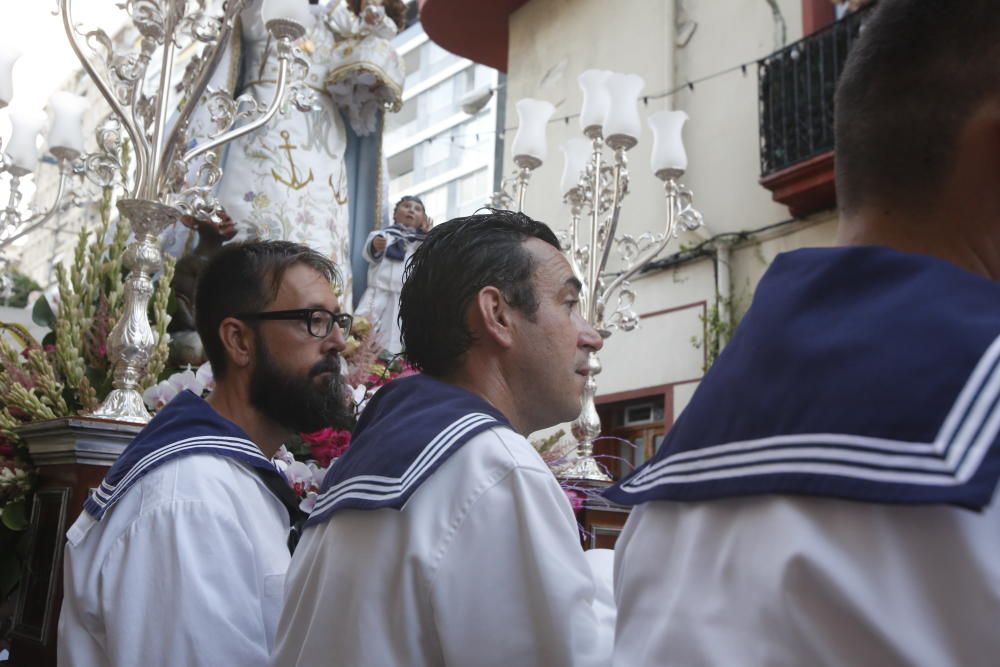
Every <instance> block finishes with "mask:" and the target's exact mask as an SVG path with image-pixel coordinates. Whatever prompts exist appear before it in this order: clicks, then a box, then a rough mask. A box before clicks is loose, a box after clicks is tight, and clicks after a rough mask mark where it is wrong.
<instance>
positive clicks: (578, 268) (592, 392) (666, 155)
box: [493, 112, 702, 481]
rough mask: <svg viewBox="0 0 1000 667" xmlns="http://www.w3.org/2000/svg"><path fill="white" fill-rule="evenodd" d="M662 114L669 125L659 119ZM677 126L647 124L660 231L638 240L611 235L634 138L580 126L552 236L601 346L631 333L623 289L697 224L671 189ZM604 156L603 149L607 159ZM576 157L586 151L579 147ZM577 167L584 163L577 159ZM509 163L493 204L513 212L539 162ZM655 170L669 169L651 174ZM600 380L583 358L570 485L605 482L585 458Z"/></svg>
mask: <svg viewBox="0 0 1000 667" xmlns="http://www.w3.org/2000/svg"><path fill="white" fill-rule="evenodd" d="M670 114H673V117H665V116H669V115H670ZM678 114H679V115H678ZM685 118H686V115H684V114H683V113H682V112H661V116H660V117H659V118H656V119H652V118H651V125H653V127H654V133H658V134H660V135H663V136H661V137H660V138H659V139H657V141H656V142H655V143H654V169H655V172H654V173H655V174H656V176H657V178H659V179H660V180H662V181H663V186H664V191H665V196H666V203H667V211H666V220H665V221H664V226H663V228H662V229H661V230H660V231H658V232H645V233H643V234H641V235H639V236H633V235H630V234H622V235H618V224H619V219H620V216H621V208H622V202H623V201H624V199H625V196H626V195H627V194H628V192H629V176H628V160H627V155H626V154H627V152H628V151H629V150H630V149H632V148H633V147H634V146H635V145H636V143H637V140H636V138H635V134H637V133H632V134H625V133H613V134H610V135H609V136H608V137H606V138H605V137H604V136H603V130H602V126H601V125H598V124H594V125H588V126H586V127H585V128H584V130H583V132H584V135H585V136H586V138H587V140H589V142H590V156H589V160H587V161H585V162H584V163H583V165H582V169H580V170H579V171H577V170H576V168H573V169H572V173H573V175H574V176H575V174H576V173H579V180H578V181H571V182H570V187H569V188H568V189H565V193H566V194H565V196H564V200H565V202H566V203H567V204H568V205H569V208H570V223H569V227H568V228H567V229H566V230H564V231H562V232H560V234H559V236H560V240H561V242H562V246H563V251H564V252H565V254H566V257H567V259H568V260H569V263H570V266H571V267H572V269H573V273H574V274H575V275H576V278H577V279H578V280H579V281H580V283H581V284H582V286H583V289H582V290H581V296H580V308H581V311H582V314H583V316H584V317H585V319H586V320H587V322H588V323H589V324H590V325H591V326H593V327H594V328H595V329H596V330H597V332H598V333H599V334H600V335H601V337H602V338H605V339H606V338H608V337H609V336H611V334H612V332H614V331H616V330H622V331H631V330H633V329H635V328H636V327H637V326H638V325H639V316H638V315H637V314H636V313H635V311H634V309H633V306H634V304H635V291H634V290H633V288H632V285H631V283H630V282H629V281H630V280H631V279H632V278H633V277H635V276H636V275H637V274H638V273H639V272H641V271H642V270H643V269H644V268H646V267H647V266H649V264H650V263H651V262H652V261H653V260H655V259H656V258H657V257H658V256H659V255H660V254H661V253H662V252H663V251H664V250H665V249H666V248H667V246H668V245H669V243H670V241H671V240H673V239H676V238H677V236H678V235H679V234H680V232H681V231H694V230H695V229H697V228H698V227H700V226H701V224H702V216H701V214H700V213H699V212H698V211H697V210H695V209H694V207H693V205H692V194H691V191H690V190H689V189H688V188H686V187H685V186H683V185H681V184H680V183H679V182H678V179H680V177H681V176H682V175H683V173H684V169H683V167H681V166H680V165H682V164H686V158H684V159H683V160H680V159H677V158H676V155H675V154H676V153H678V151H679V152H680V153H681V154H682V153H683V146H682V144H681V143H680V126H681V125H682V124H683V119H685ZM542 122H545V121H542ZM667 124H669V125H670V126H672V127H671V130H670V131H671V132H673V133H676V135H677V136H676V138H674V140H673V145H670V144H669V142H667V141H666V136H665V135H666V134H667V132H666V131H665V125H667ZM661 128H662V129H661ZM573 141H582V140H573ZM605 148H607V149H610V151H611V156H610V158H609V157H608V156H607V154H606V153H607V151H606V150H605ZM583 150H584V151H585V150H586V146H585V145H584V147H583ZM671 151H672V152H671ZM571 152H572V149H569V148H567V169H570V168H571V167H570V162H571V161H572V158H571V157H570V153H571ZM657 156H660V157H657ZM581 159H582V160H586V157H585V155H584V156H583V157H582V158H581ZM515 163H516V165H517V171H516V172H515V173H514V175H513V176H511V177H510V178H508V179H506V180H505V181H504V188H503V190H502V191H501V192H499V193H497V194H495V195H494V198H493V203H494V205H499V206H503V205H507V206H506V207H507V208H511V207H512V205H513V204H514V202H516V204H517V208H518V210H520V209H521V208H522V207H523V203H524V194H525V190H526V189H527V186H528V183H529V181H530V176H531V171H532V170H533V169H535V168H537V167H538V166H539V165H540V164H541V161H540V160H538V159H535V158H533V157H532V156H525V155H516V156H515ZM657 163H662V164H666V165H671V166H668V167H658V166H656V164H657ZM573 182H576V185H575V186H572V183H573ZM508 188H513V190H514V194H511V193H510V192H508ZM615 249H617V255H618V258H619V260H620V263H619V266H617V267H615V271H614V272H610V273H609V272H608V270H607V267H608V260H609V259H610V257H611V254H612V251H613V250H615ZM612 303H613V305H614V307H613V309H612V308H611V306H612ZM600 372H601V362H600V359H599V357H598V355H597V352H596V351H592V352H590V354H589V355H588V358H587V380H586V384H585V385H584V391H583V400H582V407H581V411H580V416H579V417H577V419H576V420H575V421H574V422H573V425H572V433H573V436H574V437H575V438H576V440H577V442H578V448H577V454H578V456H577V458H576V460H575V461H574V462H573V464H572V465H570V466H569V467H568V468H567V469H566V470H565V471H564V473H563V476H564V477H567V478H570V479H580V480H591V481H608V480H609V479H610V478H609V477H608V476H607V474H606V473H605V472H604V471H603V470H601V468H600V467H599V466H598V465H597V463H596V461H595V460H594V456H593V453H594V439H595V438H597V437H598V436H599V435H600V433H601V420H600V417H599V416H598V414H597V408H596V406H595V403H594V397H595V396H596V394H597V375H598V374H599V373H600Z"/></svg>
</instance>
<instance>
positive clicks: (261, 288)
mask: <svg viewBox="0 0 1000 667" xmlns="http://www.w3.org/2000/svg"><path fill="white" fill-rule="evenodd" d="M298 264H304V265H306V266H308V267H309V268H311V269H314V270H315V271H316V272H317V273H319V274H320V275H322V276H323V277H324V278H326V279H327V280H328V281H330V283H331V284H332V285H335V286H339V285H340V284H341V283H340V274H339V272H338V271H337V267H336V266H335V265H334V263H333V262H332V261H331V260H330V259H328V258H326V257H324V256H323V255H321V254H319V253H318V252H316V251H315V250H313V249H312V248H308V247H306V246H304V245H300V244H298V243H291V242H289V241H250V242H246V243H234V244H232V245H227V246H224V247H223V248H222V250H220V251H219V252H218V254H216V255H215V256H214V257H213V258H212V259H211V260H210V261H209V262H208V264H207V265H206V266H205V268H204V270H202V272H201V275H200V276H199V278H198V286H197V288H196V290H195V326H196V327H197V329H198V336H199V337H200V338H201V344H202V345H203V346H204V348H205V356H207V357H208V360H209V362H211V364H212V373H213V374H214V375H215V376H216V377H220V378H221V377H223V376H224V375H225V373H226V351H225V349H224V348H223V346H222V340H221V339H220V338H219V325H220V324H221V323H222V320H224V319H226V318H227V317H233V316H234V315H236V314H237V313H255V312H259V311H260V310H262V309H263V308H264V307H266V306H267V305H268V304H269V303H271V302H272V301H273V300H274V298H275V297H276V296H277V294H278V289H279V288H280V287H281V280H282V278H283V277H284V275H285V271H287V270H288V269H289V268H291V267H293V266H295V265H298Z"/></svg>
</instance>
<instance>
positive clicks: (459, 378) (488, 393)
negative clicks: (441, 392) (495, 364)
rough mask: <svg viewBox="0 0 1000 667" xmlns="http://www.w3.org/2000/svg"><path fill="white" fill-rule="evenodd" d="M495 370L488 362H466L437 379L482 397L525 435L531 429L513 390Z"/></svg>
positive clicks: (515, 428)
mask: <svg viewBox="0 0 1000 667" xmlns="http://www.w3.org/2000/svg"><path fill="white" fill-rule="evenodd" d="M495 370H496V369H493V368H490V364H489V363H486V364H478V363H466V364H465V366H464V367H462V368H460V369H458V370H457V371H455V372H454V373H452V374H451V375H449V376H447V377H442V378H439V379H440V380H441V381H442V382H447V383H448V384H453V385H455V386H456V387H461V388H462V389H465V390H466V391H468V392H471V393H473V394H475V395H476V396H478V397H479V398H481V399H483V400H484V401H486V402H487V403H489V404H490V405H492V406H493V407H494V408H496V409H497V410H498V411H499V412H500V413H501V414H502V415H503V416H504V417H506V418H507V421H509V422H510V425H511V426H513V427H514V430H515V431H517V432H518V433H520V434H521V435H524V436H527V435H528V433H531V431H530V430H528V425H527V424H525V423H524V420H523V419H521V415H520V410H519V409H518V407H517V401H516V400H515V398H514V392H513V391H512V389H511V387H510V385H508V384H507V383H506V382H505V381H504V379H503V375H502V374H501V373H499V372H494V371H495Z"/></svg>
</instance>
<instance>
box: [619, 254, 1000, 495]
mask: <svg viewBox="0 0 1000 667" xmlns="http://www.w3.org/2000/svg"><path fill="white" fill-rule="evenodd" d="M998 399H1000V284H997V283H995V282H992V281H990V280H986V279H984V278H981V277H979V276H976V275H973V274H971V273H968V272H966V271H964V270H961V269H959V268H957V267H955V266H953V265H951V264H949V263H947V262H944V261H941V260H938V259H935V258H931V257H926V256H922V255H911V254H906V253H900V252H897V251H894V250H890V249H888V248H879V247H854V248H822V249H821V248H814V249H804V250H798V251H795V252H791V253H786V254H783V255H780V256H779V257H778V258H776V259H775V261H774V263H773V264H772V266H771V267H770V269H769V270H768V271H767V273H766V274H765V276H764V278H763V279H762V280H761V282H760V285H759V286H758V289H757V292H756V295H755V297H754V301H753V305H752V307H751V308H750V310H749V311H748V312H747V315H746V317H745V318H744V320H743V322H742V323H741V324H740V326H739V328H738V329H737V331H736V333H735V335H734V336H733V338H732V341H731V342H730V343H729V345H727V347H726V349H725V350H724V351H723V353H722V354H721V355H720V357H719V359H718V360H717V362H716V363H715V365H713V367H712V368H711V369H710V370H709V372H708V373H707V374H706V375H705V377H704V379H703V380H702V382H701V385H700V386H699V388H698V390H697V391H696V392H695V394H694V396H693V398H692V400H691V403H690V404H689V405H688V406H687V408H686V409H685V410H684V412H683V414H682V415H681V416H680V418H679V419H678V420H677V422H676V423H675V424H674V426H673V427H672V428H671V429H670V432H669V433H668V434H667V437H666V438H665V440H664V442H663V445H662V446H661V448H660V451H659V452H658V453H657V454H656V455H655V456H654V457H653V458H652V459H651V460H650V461H648V462H647V463H646V464H645V465H643V466H642V467H640V468H639V469H637V470H636V471H635V472H634V473H633V474H632V475H630V476H629V477H628V478H627V479H625V480H623V481H622V482H620V483H619V484H617V485H615V486H614V487H611V488H610V489H609V490H608V491H607V492H606V494H605V495H606V496H607V497H608V498H609V499H611V500H613V501H615V502H618V503H622V504H627V505H635V504H638V503H643V502H647V501H650V500H674V501H690V500H711V499H717V498H726V497H733V496H742V495H758V494H775V493H781V494H802V495H811V496H826V497H835V498H843V499H850V500H859V501H867V502H878V503H896V504H929V503H935V504H951V505H956V506H960V507H965V508H970V509H975V510H979V509H982V508H983V507H984V506H985V505H986V504H988V503H989V502H990V499H991V497H992V495H993V492H994V489H995V487H996V484H997V479H998V476H1000V444H998V432H1000V402H998Z"/></svg>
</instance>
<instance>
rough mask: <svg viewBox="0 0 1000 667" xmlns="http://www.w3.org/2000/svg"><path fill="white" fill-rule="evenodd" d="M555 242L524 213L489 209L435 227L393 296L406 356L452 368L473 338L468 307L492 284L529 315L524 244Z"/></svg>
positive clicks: (432, 367)
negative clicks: (487, 211) (538, 241)
mask: <svg viewBox="0 0 1000 667" xmlns="http://www.w3.org/2000/svg"><path fill="white" fill-rule="evenodd" d="M531 238H537V239H540V240H542V241H544V242H546V243H548V244H549V245H551V246H552V247H554V248H557V249H558V248H559V241H558V240H557V239H556V236H555V234H553V233H552V230H551V229H549V228H548V226H547V225H545V224H544V223H541V222H537V221H535V220H532V219H531V218H529V217H528V216H526V215H524V214H523V213H514V212H512V211H501V210H496V209H489V213H477V214H475V215H470V216H468V217H465V218H455V219H453V220H449V221H448V222H445V223H442V224H440V225H437V226H436V227H434V229H432V230H431V231H430V232H429V233H428V235H427V239H426V240H425V241H424V242H423V244H422V245H421V246H420V247H419V248H417V250H416V251H415V252H414V253H413V257H412V258H411V260H410V263H409V265H408V266H407V269H406V273H405V277H404V281H403V290H402V293H401V294H400V299H399V321H400V332H401V337H402V339H403V345H404V348H405V350H406V356H407V358H408V359H409V361H410V363H412V364H413V365H414V366H416V367H417V368H419V369H421V370H422V371H423V372H425V373H427V374H428V375H432V376H436V377H442V376H446V375H448V374H449V373H450V372H452V371H453V370H455V369H456V368H457V367H458V365H459V363H460V362H461V358H462V355H463V354H465V352H466V351H467V350H468V349H469V347H470V346H471V345H472V343H473V341H474V336H473V334H472V331H471V330H470V329H469V326H468V323H467V316H468V310H469V307H470V305H471V304H472V303H473V301H474V300H475V298H476V295H477V294H478V293H479V291H480V290H481V289H483V288H484V287H487V286H493V287H496V288H497V289H499V290H500V291H501V292H502V293H503V295H504V298H505V299H506V300H507V302H508V303H509V304H510V305H511V306H513V307H515V308H518V309H519V310H520V311H521V312H523V313H525V315H527V316H528V317H529V318H533V317H534V315H535V313H536V312H537V310H538V299H537V298H536V295H535V289H534V285H533V283H532V276H533V274H534V269H535V267H534V263H533V261H532V257H531V254H530V253H529V252H528V251H527V250H525V248H524V242H525V241H527V240H528V239H531Z"/></svg>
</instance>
